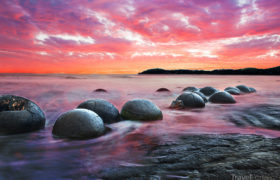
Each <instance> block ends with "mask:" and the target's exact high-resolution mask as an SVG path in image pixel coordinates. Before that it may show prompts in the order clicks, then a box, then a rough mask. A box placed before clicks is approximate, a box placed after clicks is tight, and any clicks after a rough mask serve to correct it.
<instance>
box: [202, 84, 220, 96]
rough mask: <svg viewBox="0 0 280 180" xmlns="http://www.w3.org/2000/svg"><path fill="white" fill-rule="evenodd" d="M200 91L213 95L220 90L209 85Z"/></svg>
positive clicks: (206, 94)
mask: <svg viewBox="0 0 280 180" xmlns="http://www.w3.org/2000/svg"><path fill="white" fill-rule="evenodd" d="M199 92H201V93H203V94H204V95H205V96H211V95H212V94H214V93H215V92H218V90H217V89H215V88H213V87H210V86H207V87H204V88H201V89H200V90H199Z"/></svg>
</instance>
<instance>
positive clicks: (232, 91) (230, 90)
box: [225, 87, 241, 95]
mask: <svg viewBox="0 0 280 180" xmlns="http://www.w3.org/2000/svg"><path fill="white" fill-rule="evenodd" d="M225 91H226V92H228V93H230V94H232V95H240V93H241V92H240V90H239V89H238V88H236V87H227V88H225Z"/></svg>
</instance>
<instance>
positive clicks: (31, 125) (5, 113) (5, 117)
mask: <svg viewBox="0 0 280 180" xmlns="http://www.w3.org/2000/svg"><path fill="white" fill-rule="evenodd" d="M45 121H46V118H45V115H44V113H43V111H42V110H41V109H40V107H39V106H38V105H36V104H35V103H34V102H32V101H31V100H29V99H26V98H23V97H20V96H14V95H3V96H0V134H17V133H24V132H31V131H35V130H39V129H42V128H44V127H45Z"/></svg>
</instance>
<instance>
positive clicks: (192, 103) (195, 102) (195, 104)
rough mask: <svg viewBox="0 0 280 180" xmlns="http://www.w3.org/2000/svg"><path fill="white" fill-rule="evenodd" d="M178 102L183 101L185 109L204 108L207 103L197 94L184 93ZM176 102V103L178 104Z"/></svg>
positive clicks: (178, 98)
mask: <svg viewBox="0 0 280 180" xmlns="http://www.w3.org/2000/svg"><path fill="white" fill-rule="evenodd" d="M176 101H182V103H183V105H184V106H183V107H184V108H203V107H205V102H204V100H203V98H202V97H200V96H199V95H198V94H196V93H192V92H184V93H182V94H181V95H180V96H178V97H177V99H176ZM176 101H175V102H176Z"/></svg>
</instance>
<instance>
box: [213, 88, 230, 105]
mask: <svg viewBox="0 0 280 180" xmlns="http://www.w3.org/2000/svg"><path fill="white" fill-rule="evenodd" d="M209 101H210V102H211V103H219V104H233V103H236V101H235V99H234V98H233V97H232V96H231V95H230V94H229V93H228V92H224V91H223V92H216V93H215V94H213V95H212V96H210V98H209Z"/></svg>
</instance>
